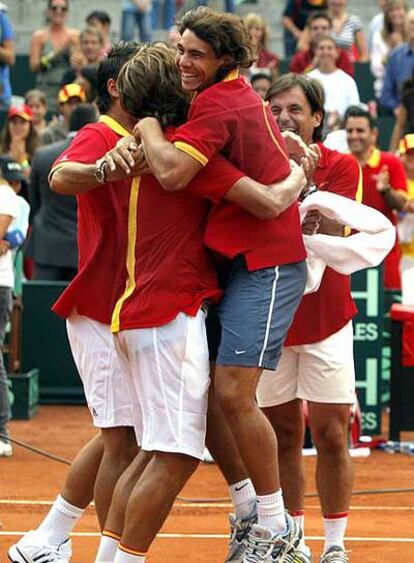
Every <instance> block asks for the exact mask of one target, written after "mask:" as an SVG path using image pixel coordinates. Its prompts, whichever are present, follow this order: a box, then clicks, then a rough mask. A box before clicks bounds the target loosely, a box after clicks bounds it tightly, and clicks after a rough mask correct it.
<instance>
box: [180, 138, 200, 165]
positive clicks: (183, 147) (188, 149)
mask: <svg viewBox="0 0 414 563" xmlns="http://www.w3.org/2000/svg"><path fill="white" fill-rule="evenodd" d="M174 146H175V148H177V149H179V150H180V151H182V152H185V153H186V154H189V155H190V156H192V157H193V158H194V159H195V160H197V162H199V163H200V164H201V165H202V166H205V165H206V164H207V162H208V158H207V157H206V156H204V154H203V153H202V152H200V151H199V150H197V149H196V148H194V147H193V146H192V145H189V144H188V143H184V142H183V141H176V142H175V143H174Z"/></svg>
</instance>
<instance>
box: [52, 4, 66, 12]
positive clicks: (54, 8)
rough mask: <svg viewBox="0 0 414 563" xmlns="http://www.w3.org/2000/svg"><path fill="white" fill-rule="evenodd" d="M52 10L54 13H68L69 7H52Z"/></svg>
mask: <svg viewBox="0 0 414 563" xmlns="http://www.w3.org/2000/svg"><path fill="white" fill-rule="evenodd" d="M50 9H51V10H52V12H67V11H68V7H67V6H59V5H56V4H55V5H54V6H53V5H52V6H50Z"/></svg>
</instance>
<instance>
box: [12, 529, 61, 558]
mask: <svg viewBox="0 0 414 563" xmlns="http://www.w3.org/2000/svg"><path fill="white" fill-rule="evenodd" d="M71 544H72V542H71V540H70V539H67V540H65V541H64V542H62V543H61V544H60V545H58V546H53V545H49V544H48V543H47V542H46V541H45V539H44V537H42V536H41V534H39V532H37V530H32V531H31V532H28V533H27V534H25V535H24V536H23V537H22V539H21V540H19V541H18V542H17V543H15V544H14V545H12V546H11V548H10V549H9V551H8V552H7V555H8V557H9V559H10V561H12V563H69V561H70V558H71V557H72V547H71Z"/></svg>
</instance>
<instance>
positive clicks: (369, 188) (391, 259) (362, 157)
mask: <svg viewBox="0 0 414 563" xmlns="http://www.w3.org/2000/svg"><path fill="white" fill-rule="evenodd" d="M344 123H345V130H346V136H347V141H348V146H349V149H350V151H351V153H352V154H353V155H354V157H355V158H356V159H357V160H358V162H359V163H360V165H361V167H362V181H363V186H364V189H363V199H362V203H365V205H369V206H370V207H374V208H375V209H378V211H381V213H383V214H384V215H385V216H386V217H388V219H389V220H390V221H391V223H392V224H393V225H395V224H396V217H395V211H402V210H404V209H405V206H406V205H407V196H406V193H407V176H406V173H405V170H404V166H403V164H402V162H401V160H400V159H399V158H398V157H397V156H395V155H394V154H392V153H389V152H384V151H380V150H379V149H378V148H377V138H378V130H377V128H376V126H375V121H374V120H373V118H372V117H371V115H370V114H369V112H367V111H365V110H363V109H361V108H359V107H357V106H355V107H354V106H352V107H350V108H348V110H347V112H346V114H345V120H344ZM400 259H401V250H400V246H399V243H398V237H397V239H396V241H395V244H394V248H393V249H392V250H391V252H390V253H389V254H388V256H387V257H386V259H385V262H384V265H385V270H384V285H385V288H386V289H401V279H400V268H399V266H400Z"/></svg>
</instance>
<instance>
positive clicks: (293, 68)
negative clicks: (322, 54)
mask: <svg viewBox="0 0 414 563" xmlns="http://www.w3.org/2000/svg"><path fill="white" fill-rule="evenodd" d="M332 30H333V28H332V19H331V17H330V16H329V14H328V13H327V12H312V14H311V15H310V16H309V18H308V21H307V24H306V30H305V32H304V34H305V33H306V35H307V38H306V42H307V44H308V48H306V49H305V50H302V51H298V52H297V53H295V54H294V55H293V57H292V59H291V61H290V64H289V70H290V72H294V73H295V74H303V73H305V72H309V71H310V70H312V69H314V68H315V67H316V66H317V60H316V57H315V45H316V42H317V41H318V39H320V38H321V37H326V36H327V35H332ZM303 45H305V42H303ZM336 66H337V67H338V68H340V69H341V70H343V71H344V72H346V73H347V74H349V75H350V76H354V66H353V64H352V62H351V59H350V58H349V55H348V53H347V52H346V51H344V49H340V48H338V58H337V60H336Z"/></svg>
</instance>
